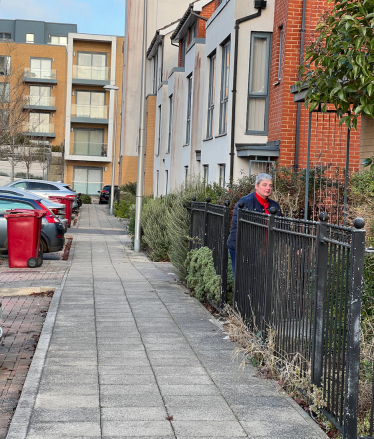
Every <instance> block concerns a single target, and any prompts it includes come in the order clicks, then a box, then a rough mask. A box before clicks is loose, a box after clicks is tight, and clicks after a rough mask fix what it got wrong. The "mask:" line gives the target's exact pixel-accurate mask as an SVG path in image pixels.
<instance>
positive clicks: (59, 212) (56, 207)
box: [0, 186, 67, 229]
mask: <svg viewBox="0 0 374 439" xmlns="http://www.w3.org/2000/svg"><path fill="white" fill-rule="evenodd" d="M1 194H4V195H16V196H18V197H26V198H33V199H34V200H39V199H41V202H42V203H43V204H44V206H45V207H46V208H47V209H49V210H50V211H51V212H53V213H54V214H55V215H56V216H58V217H59V218H60V221H61V222H62V224H63V225H64V227H65V229H66V224H67V219H66V218H65V204H61V203H58V202H57V201H52V200H49V199H48V198H44V197H41V196H39V195H35V194H33V193H31V192H28V191H26V190H24V189H16V188H14V187H8V186H4V187H0V195H1Z"/></svg>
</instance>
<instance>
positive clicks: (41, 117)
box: [29, 113, 50, 133]
mask: <svg viewBox="0 0 374 439" xmlns="http://www.w3.org/2000/svg"><path fill="white" fill-rule="evenodd" d="M49 122H50V114H49V113H30V114H29V131H33V132H37V133H49V132H50V123H49Z"/></svg>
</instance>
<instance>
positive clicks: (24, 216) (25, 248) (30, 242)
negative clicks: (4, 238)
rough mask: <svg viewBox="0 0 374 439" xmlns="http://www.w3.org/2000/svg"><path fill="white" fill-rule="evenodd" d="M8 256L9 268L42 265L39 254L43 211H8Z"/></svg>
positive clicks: (6, 216) (44, 213)
mask: <svg viewBox="0 0 374 439" xmlns="http://www.w3.org/2000/svg"><path fill="white" fill-rule="evenodd" d="M7 212H9V213H8V214H6V215H4V218H6V220H7V234H8V255H9V267H10V268H27V267H29V268H35V267H40V266H41V265H42V264H43V258H42V256H41V255H40V253H39V249H40V234H41V230H42V218H43V216H45V215H46V212H45V211H43V210H21V209H19V210H18V209H17V210H16V209H15V210H8V211H7Z"/></svg>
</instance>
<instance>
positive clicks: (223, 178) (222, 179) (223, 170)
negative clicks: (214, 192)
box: [218, 165, 226, 187]
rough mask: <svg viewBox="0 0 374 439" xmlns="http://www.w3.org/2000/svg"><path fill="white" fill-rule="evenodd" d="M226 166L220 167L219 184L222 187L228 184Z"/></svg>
mask: <svg viewBox="0 0 374 439" xmlns="http://www.w3.org/2000/svg"><path fill="white" fill-rule="evenodd" d="M225 174H226V165H218V184H219V185H220V186H222V187H224V186H225V184H226V175H225Z"/></svg>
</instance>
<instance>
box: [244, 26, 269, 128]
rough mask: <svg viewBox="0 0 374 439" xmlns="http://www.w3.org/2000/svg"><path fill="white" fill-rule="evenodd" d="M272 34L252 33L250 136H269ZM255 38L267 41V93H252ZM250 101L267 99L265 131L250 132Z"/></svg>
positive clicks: (249, 78)
mask: <svg viewBox="0 0 374 439" xmlns="http://www.w3.org/2000/svg"><path fill="white" fill-rule="evenodd" d="M271 36H272V35H271V33H269V32H259V31H256V32H251V52H250V57H249V74H248V93H247V115H246V132H245V134H249V135H259V136H267V134H268V116H269V91H270V84H269V81H270V61H271V58H270V57H271ZM255 38H262V39H266V40H267V45H266V50H267V52H266V58H265V59H266V68H265V74H266V76H265V86H266V93H265V92H250V88H251V83H252V74H253V56H252V49H253V47H254V40H255ZM250 99H265V120H264V130H263V131H260V130H250V129H248V117H249V101H250Z"/></svg>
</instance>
